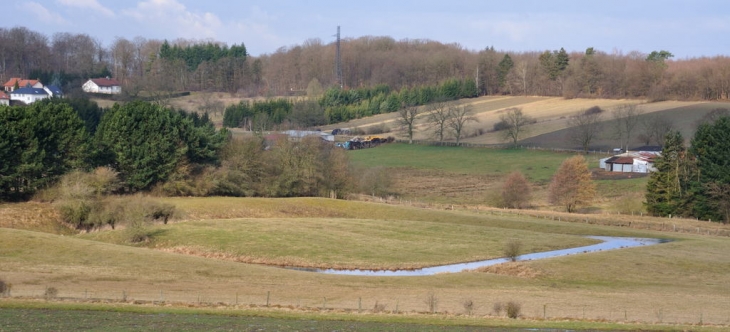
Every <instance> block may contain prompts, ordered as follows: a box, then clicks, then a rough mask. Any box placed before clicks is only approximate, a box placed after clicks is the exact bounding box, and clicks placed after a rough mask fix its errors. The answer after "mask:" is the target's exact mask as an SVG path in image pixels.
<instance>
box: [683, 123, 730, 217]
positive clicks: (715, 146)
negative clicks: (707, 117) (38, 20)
mask: <svg viewBox="0 0 730 332" xmlns="http://www.w3.org/2000/svg"><path fill="white" fill-rule="evenodd" d="M690 152H691V153H692V155H694V156H696V158H697V171H698V173H699V174H697V176H696V177H692V183H691V184H690V185H691V188H692V189H693V192H692V214H693V215H694V216H695V217H697V218H700V219H704V220H708V219H711V220H715V221H719V220H722V221H724V222H730V172H728V170H730V117H727V116H723V117H720V118H719V119H717V120H716V121H715V122H714V123H706V124H702V125H700V126H699V128H697V132H696V133H695V136H694V138H693V139H692V145H691V147H690Z"/></svg>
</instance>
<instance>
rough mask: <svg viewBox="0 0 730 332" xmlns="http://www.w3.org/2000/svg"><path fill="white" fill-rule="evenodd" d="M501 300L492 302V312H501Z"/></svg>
mask: <svg viewBox="0 0 730 332" xmlns="http://www.w3.org/2000/svg"><path fill="white" fill-rule="evenodd" d="M502 309H503V308H502V302H494V306H492V310H493V311H494V314H495V315H497V316H499V315H501V314H502Z"/></svg>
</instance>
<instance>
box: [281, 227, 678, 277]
mask: <svg viewBox="0 0 730 332" xmlns="http://www.w3.org/2000/svg"><path fill="white" fill-rule="evenodd" d="M588 238H591V239H596V240H601V241H603V242H601V243H597V244H592V245H589V246H584V247H576V248H568V249H560V250H553V251H545V252H538V253H532V254H525V255H521V256H519V257H517V261H531V260H536V259H544V258H551V257H560V256H567V255H574V254H584V253H590V252H597V251H607V250H615V249H624V248H632V247H641V246H649V245H654V244H659V243H665V242H669V241H670V240H665V239H652V238H632V237H611V236H588ZM509 261H510V260H509V259H508V258H496V259H489V260H484V261H476V262H469V263H457V264H449V265H439V266H431V267H425V268H422V269H414V270H336V269H305V268H293V269H296V270H301V271H309V272H317V273H325V274H339V275H353V276H377V277H403V276H430V275H434V274H439V273H458V272H462V271H464V270H474V269H477V268H480V267H484V266H491V265H496V264H502V263H507V262H509Z"/></svg>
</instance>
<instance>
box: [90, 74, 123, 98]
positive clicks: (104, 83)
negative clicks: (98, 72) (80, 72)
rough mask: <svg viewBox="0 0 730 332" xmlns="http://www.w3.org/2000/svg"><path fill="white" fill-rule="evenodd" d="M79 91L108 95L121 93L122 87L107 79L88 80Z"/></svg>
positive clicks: (116, 82) (115, 81) (111, 79)
mask: <svg viewBox="0 0 730 332" xmlns="http://www.w3.org/2000/svg"><path fill="white" fill-rule="evenodd" d="M81 89H83V90H84V91H85V92H88V93H105V94H110V95H117V94H120V93H122V85H121V84H119V81H117V80H115V79H113V78H109V77H105V78H92V79H89V80H88V81H86V83H84V85H82V86H81Z"/></svg>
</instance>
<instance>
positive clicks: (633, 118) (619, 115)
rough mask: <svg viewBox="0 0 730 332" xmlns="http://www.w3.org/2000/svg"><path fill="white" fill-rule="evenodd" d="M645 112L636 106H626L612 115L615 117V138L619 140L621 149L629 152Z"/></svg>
mask: <svg viewBox="0 0 730 332" xmlns="http://www.w3.org/2000/svg"><path fill="white" fill-rule="evenodd" d="M642 113H643V112H642V111H641V110H640V109H639V107H638V106H637V105H635V104H626V105H621V106H619V107H617V108H616V109H615V110H613V112H612V113H611V115H612V117H613V134H614V138H616V139H618V140H619V144H620V145H621V146H620V147H621V148H622V149H625V151H628V150H629V144H630V143H631V136H632V135H633V134H634V133H635V131H636V126H637V125H638V124H639V119H640V116H641V114H642Z"/></svg>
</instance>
